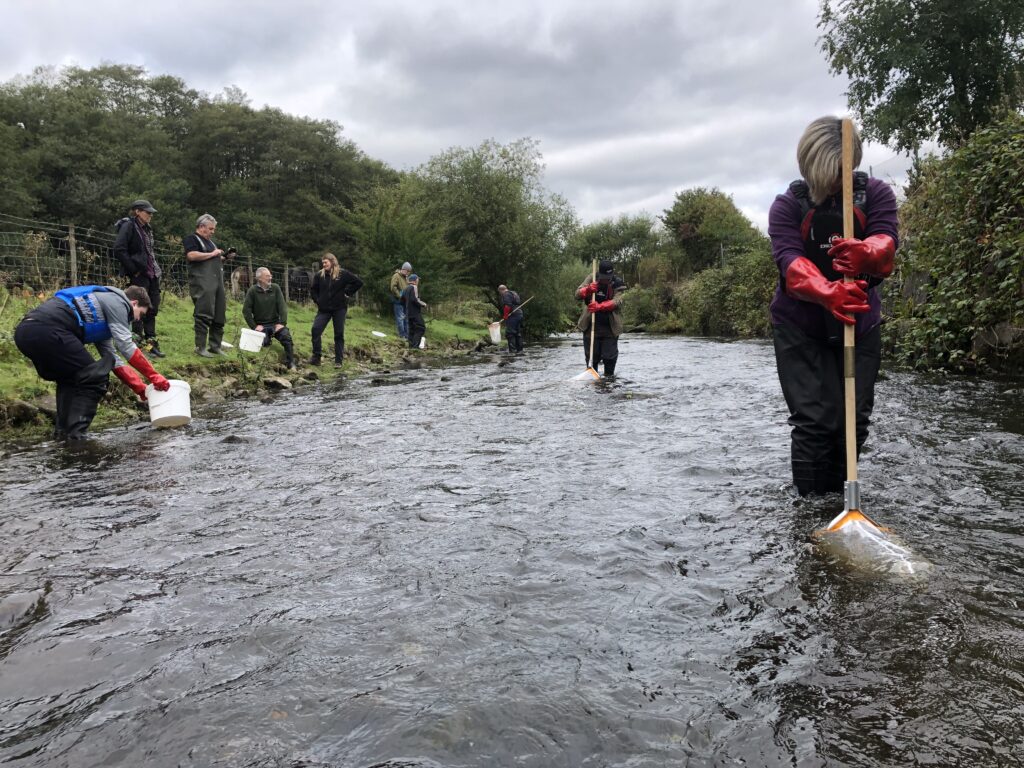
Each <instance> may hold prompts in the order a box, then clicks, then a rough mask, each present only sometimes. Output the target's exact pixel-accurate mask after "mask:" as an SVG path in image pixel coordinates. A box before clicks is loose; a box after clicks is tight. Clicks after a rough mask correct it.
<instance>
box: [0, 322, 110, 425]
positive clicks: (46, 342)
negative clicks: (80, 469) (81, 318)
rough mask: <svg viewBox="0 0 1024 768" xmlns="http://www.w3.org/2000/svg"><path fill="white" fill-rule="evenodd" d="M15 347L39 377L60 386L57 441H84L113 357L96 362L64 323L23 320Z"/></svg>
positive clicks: (104, 388)
mask: <svg viewBox="0 0 1024 768" xmlns="http://www.w3.org/2000/svg"><path fill="white" fill-rule="evenodd" d="M37 312H38V310H37ZM71 322H72V323H74V322H75V321H74V320H73V319H71ZM14 343H15V345H16V346H17V347H18V349H19V350H21V353H22V354H23V355H25V357H27V358H28V359H29V360H31V361H32V364H33V365H34V366H35V368H36V372H37V373H38V374H39V375H40V377H42V378H43V379H46V380H47V381H53V382H56V384H57V419H56V423H55V425H54V430H53V434H54V437H57V438H66V439H68V440H81V439H83V438H85V436H86V432H87V431H88V429H89V425H90V424H92V420H93V419H94V418H95V417H96V409H97V408H98V407H99V403H100V400H102V399H103V396H104V395H105V394H106V393H107V384H108V381H109V374H110V370H111V369H112V368H113V367H114V362H115V361H114V357H113V355H105V356H103V357H101V358H100V359H99V360H96V359H95V358H94V357H93V356H92V355H91V354H89V350H87V349H86V348H85V344H83V343H82V340H81V338H79V336H78V335H77V333H76V332H75V331H73V330H70V328H69V327H67V326H66V325H65V324H64V323H63V322H62V321H61V320H57V322H56V323H53V324H51V323H50V322H47V320H46V319H45V318H44V319H36V318H26V319H24V320H22V321H21V323H20V324H19V325H18V327H17V328H16V329H15V331H14Z"/></svg>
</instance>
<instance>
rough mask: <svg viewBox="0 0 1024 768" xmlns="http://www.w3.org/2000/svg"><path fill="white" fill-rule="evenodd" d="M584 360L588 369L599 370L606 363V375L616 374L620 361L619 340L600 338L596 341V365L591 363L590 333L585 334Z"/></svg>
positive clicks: (585, 332) (613, 337) (612, 337)
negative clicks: (616, 366)
mask: <svg viewBox="0 0 1024 768" xmlns="http://www.w3.org/2000/svg"><path fill="white" fill-rule="evenodd" d="M583 359H584V361H585V362H586V364H587V367H588V368H593V369H594V370H595V371H596V370H597V366H599V365H600V364H601V363H602V362H603V363H604V375H605V376H611V375H613V374H614V373H615V364H616V363H617V362H618V361H619V340H618V338H616V337H615V336H598V337H597V338H596V339H594V363H593V365H591V363H590V331H589V330H587V331H584V332H583Z"/></svg>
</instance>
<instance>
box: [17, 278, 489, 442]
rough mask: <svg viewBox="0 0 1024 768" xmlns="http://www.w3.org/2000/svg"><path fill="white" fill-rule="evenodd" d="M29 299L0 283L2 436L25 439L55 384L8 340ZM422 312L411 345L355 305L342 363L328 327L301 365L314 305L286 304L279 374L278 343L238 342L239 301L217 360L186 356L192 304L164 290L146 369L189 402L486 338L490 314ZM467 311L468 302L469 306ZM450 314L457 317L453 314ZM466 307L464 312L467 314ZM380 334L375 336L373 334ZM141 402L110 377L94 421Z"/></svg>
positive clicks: (376, 366) (47, 414) (44, 428)
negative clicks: (419, 336)
mask: <svg viewBox="0 0 1024 768" xmlns="http://www.w3.org/2000/svg"><path fill="white" fill-rule="evenodd" d="M39 302H40V300H39V298H37V297H35V296H19V295H13V294H9V293H7V292H6V291H4V290H3V289H2V288H0V441H9V440H14V439H31V438H34V437H42V436H45V435H48V434H49V433H50V431H51V429H52V426H53V422H52V412H53V402H54V385H53V383H51V382H48V381H43V380H42V379H40V378H39V376H38V374H37V373H36V371H35V368H33V367H32V364H31V363H30V362H29V360H28V359H27V358H26V357H25V356H24V355H22V354H21V352H19V351H18V349H17V347H15V346H14V338H13V335H14V328H15V326H16V325H17V324H18V322H19V321H20V320H21V318H22V317H23V316H24V314H25V313H26V312H27V311H28V310H29V309H31V308H32V307H35V306H37V305H38V304H39ZM431 309H432V312H434V314H433V315H428V317H427V334H426V338H427V349H425V350H415V351H413V350H410V349H409V348H408V345H407V344H406V342H405V341H403V340H402V339H399V338H398V337H397V336H396V335H395V326H394V320H393V319H392V318H391V317H381V316H379V315H377V314H375V313H374V312H371V311H368V310H366V309H364V308H362V307H352V308H351V309H350V310H349V313H348V320H347V321H346V323H345V362H344V366H343V368H341V369H336V368H334V366H333V365H332V364H331V362H330V361H331V360H333V348H334V343H333V327H328V329H327V330H326V331H325V333H324V336H323V342H324V360H325V365H322V366H319V367H313V366H309V365H307V364H306V363H305V361H306V360H307V359H308V358H309V355H310V352H311V348H312V347H311V341H310V329H311V328H312V324H313V317H314V315H315V309H314V308H313V307H312V305H299V304H291V305H289V308H288V327H289V328H291V331H292V336H293V338H294V340H295V355H296V360H297V361H298V363H299V367H298V370H296V371H287V370H285V368H284V365H283V359H284V358H283V355H284V352H283V350H282V348H281V345H280V344H278V343H277V342H276V341H275V342H274V343H273V344H272V345H271V346H270V347H269V348H264V349H263V350H262V351H261V352H260V353H258V354H249V353H244V352H241V351H240V350H238V349H237V343H238V337H239V331H240V329H241V328H244V327H247V326H246V325H245V321H244V320H243V319H242V305H241V302H240V301H233V300H230V299H229V301H228V311H227V325H226V328H225V334H224V338H225V341H228V342H230V343H231V344H234V345H235V347H234V348H232V349H229V350H225V351H226V352H227V353H228V354H227V356H226V357H222V358H220V359H207V358H201V357H199V356H197V355H196V354H195V353H194V344H193V331H192V302H191V301H190V300H189V299H188V298H179V297H177V296H173V295H165V296H164V298H163V302H162V303H161V306H160V314H159V316H158V318H157V331H158V333H159V337H160V348H161V350H162V351H163V352H164V353H165V354H166V355H167V357H166V358H164V359H157V360H153V364H154V367H155V368H156V369H157V370H158V371H159V372H160V373H161V374H163V375H164V376H166V377H167V378H169V379H183V380H184V381H187V382H188V383H189V385H190V386H191V387H192V401H193V403H194V404H195V403H202V402H216V401H219V400H224V399H230V398H239V397H252V396H259V395H262V394H264V393H266V392H267V391H272V390H278V391H279V390H282V389H289V388H295V387H301V386H311V385H313V384H315V383H316V382H317V381H321V380H331V379H333V378H335V377H337V376H339V375H346V376H356V375H361V374H364V373H369V372H373V371H381V370H388V369H391V368H399V367H404V366H409V365H416V364H418V363H417V362H416V361H417V359H419V358H424V357H425V358H433V359H443V358H450V357H453V356H457V355H463V354H466V353H467V352H468V351H469V350H471V349H473V348H474V347H476V345H477V342H480V341H484V340H486V337H487V322H488V319H487V318H486V317H485V316H483V315H481V316H479V317H477V316H475V315H473V316H467V307H466V306H465V305H459V306H458V307H448V308H446V307H444V306H440V307H437V308H431ZM471 309H475V308H471ZM456 312H458V313H459V315H460V316H454V314H455V313H456ZM470 314H472V313H470ZM374 331H376V332H377V333H384V334H386V336H385V337H384V338H381V337H379V336H375V335H374ZM146 414H147V410H146V406H145V405H144V404H140V403H138V401H137V398H136V397H135V396H134V395H133V394H132V393H131V392H130V391H129V390H128V389H127V388H126V387H124V386H122V385H121V384H120V382H118V381H117V380H116V379H115V378H113V377H111V385H110V390H109V392H108V393H107V397H106V398H105V399H104V402H103V404H102V405H101V406H100V409H99V412H98V413H97V416H96V420H95V421H94V422H93V425H94V428H98V429H99V428H103V427H107V426H114V425H118V424H127V423H132V422H135V421H139V420H142V419H145V418H147V416H146Z"/></svg>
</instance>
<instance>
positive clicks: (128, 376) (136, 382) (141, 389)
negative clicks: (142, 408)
mask: <svg viewBox="0 0 1024 768" xmlns="http://www.w3.org/2000/svg"><path fill="white" fill-rule="evenodd" d="M114 375H115V376H117V378H119V379H120V380H121V381H122V382H123V383H124V385H125V386H126V387H128V389H130V390H131V391H132V392H134V393H135V394H136V395H138V396H139V398H140V399H141V400H142V402H146V385H145V384H143V383H142V379H140V378H139V374H137V373H136V372H135V371H133V370H132V369H131V368H129V367H128V366H127V365H119V366H117V367H116V368H115V369H114Z"/></svg>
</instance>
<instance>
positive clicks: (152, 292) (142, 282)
mask: <svg viewBox="0 0 1024 768" xmlns="http://www.w3.org/2000/svg"><path fill="white" fill-rule="evenodd" d="M131 284H132V285H137V286H139V287H141V288H145V289H146V293H147V294H148V295H149V302H150V305H151V306H150V308H149V309H148V310H146V314H145V315H144V316H143V318H142V319H141V320H132V332H133V333H135V334H137V335H139V336H142V337H145V338H147V339H155V338H156V315H157V313H158V312H159V311H160V278H159V277H149V276H148V275H146V274H145V273H143V274H138V275H134V276H133V277H132V279H131Z"/></svg>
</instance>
